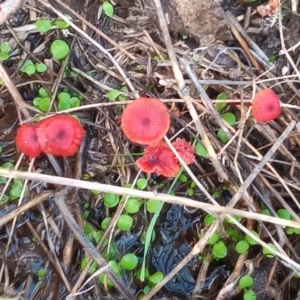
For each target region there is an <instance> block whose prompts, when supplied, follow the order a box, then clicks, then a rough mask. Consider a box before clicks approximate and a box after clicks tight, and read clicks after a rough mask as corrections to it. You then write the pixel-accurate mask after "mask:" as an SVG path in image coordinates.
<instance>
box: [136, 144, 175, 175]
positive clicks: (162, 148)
mask: <svg viewBox="0 0 300 300" xmlns="http://www.w3.org/2000/svg"><path fill="white" fill-rule="evenodd" d="M136 165H137V166H138V167H139V168H140V169H141V170H142V171H144V172H146V173H156V174H157V175H163V176H165V177H173V176H175V175H176V174H177V173H178V172H179V169H180V166H179V164H178V162H177V159H176V157H175V155H174V153H173V152H172V150H171V149H170V148H169V146H168V145H166V144H165V143H163V142H160V143H158V144H156V145H150V146H148V147H147V148H146V149H145V151H144V155H143V156H142V157H141V158H139V159H138V160H137V161H136Z"/></svg>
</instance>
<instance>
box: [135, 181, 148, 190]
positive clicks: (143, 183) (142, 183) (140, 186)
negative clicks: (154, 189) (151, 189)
mask: <svg viewBox="0 0 300 300" xmlns="http://www.w3.org/2000/svg"><path fill="white" fill-rule="evenodd" d="M147 185H148V181H147V179H146V178H139V179H138V180H137V182H136V187H137V188H138V189H139V190H144V189H145V188H146V187H147Z"/></svg>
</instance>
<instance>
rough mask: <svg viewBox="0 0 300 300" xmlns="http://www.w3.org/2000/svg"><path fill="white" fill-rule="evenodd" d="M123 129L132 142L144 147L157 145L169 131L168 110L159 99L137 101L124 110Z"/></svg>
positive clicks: (140, 99)
mask: <svg viewBox="0 0 300 300" xmlns="http://www.w3.org/2000/svg"><path fill="white" fill-rule="evenodd" d="M121 127H122V130H123V132H124V134H125V135H126V137H127V138H128V139H129V140H130V141H132V142H135V143H139V144H143V145H150V144H155V143H157V142H159V141H160V140H161V139H162V138H163V137H164V135H165V134H166V133H167V132H168V130H169V127H170V115H169V112H168V108H167V107H166V106H165V105H164V104H163V103H162V102H161V101H159V100H158V99H153V98H139V99H136V100H135V101H133V102H132V103H130V104H129V105H128V106H127V107H126V108H125V109H124V112H123V114H122V118H121Z"/></svg>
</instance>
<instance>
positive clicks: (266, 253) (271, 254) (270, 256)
mask: <svg viewBox="0 0 300 300" xmlns="http://www.w3.org/2000/svg"><path fill="white" fill-rule="evenodd" d="M267 245H268V246H269V247H270V248H271V249H273V250H274V251H276V250H277V248H276V246H275V245H274V244H272V243H268V244H267ZM263 254H264V255H265V256H266V257H268V258H273V257H275V254H273V253H272V252H271V251H270V250H269V249H267V248H265V247H264V248H263Z"/></svg>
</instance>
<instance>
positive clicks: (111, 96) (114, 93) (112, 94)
mask: <svg viewBox="0 0 300 300" xmlns="http://www.w3.org/2000/svg"><path fill="white" fill-rule="evenodd" d="M121 93H122V92H121V91H118V90H115V89H112V90H110V91H109V92H108V93H107V95H106V96H107V98H108V100H109V101H110V102H114V101H116V99H117V97H118V96H119V95H120V94H121Z"/></svg>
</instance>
